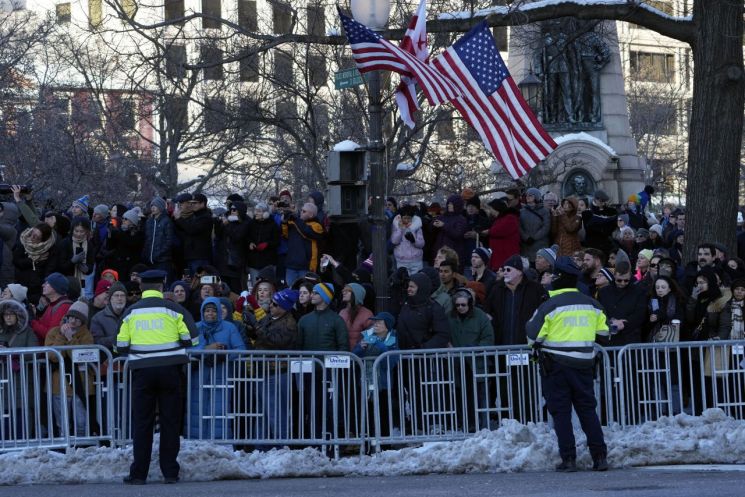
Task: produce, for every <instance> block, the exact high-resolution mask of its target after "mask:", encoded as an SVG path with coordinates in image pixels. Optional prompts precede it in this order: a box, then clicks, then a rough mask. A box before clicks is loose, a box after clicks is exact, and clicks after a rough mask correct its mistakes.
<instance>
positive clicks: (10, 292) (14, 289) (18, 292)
mask: <svg viewBox="0 0 745 497" xmlns="http://www.w3.org/2000/svg"><path fill="white" fill-rule="evenodd" d="M2 298H3V299H13V300H15V301H16V302H20V303H21V304H24V303H26V299H27V298H28V288H26V287H25V286H23V285H19V284H18V283H10V284H9V285H8V286H6V287H5V289H4V290H3V294H2Z"/></svg>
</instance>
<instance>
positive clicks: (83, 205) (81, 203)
mask: <svg viewBox="0 0 745 497" xmlns="http://www.w3.org/2000/svg"><path fill="white" fill-rule="evenodd" d="M89 203H90V199H89V198H88V195H83V196H82V197H80V198H79V199H77V200H75V201H73V203H72V205H73V206H76V207H80V209H81V210H83V211H85V212H88V204H89Z"/></svg>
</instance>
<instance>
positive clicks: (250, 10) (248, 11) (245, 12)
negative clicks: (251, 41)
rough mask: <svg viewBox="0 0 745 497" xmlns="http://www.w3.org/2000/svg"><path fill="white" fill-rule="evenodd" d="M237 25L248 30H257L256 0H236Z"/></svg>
mask: <svg viewBox="0 0 745 497" xmlns="http://www.w3.org/2000/svg"><path fill="white" fill-rule="evenodd" d="M238 25H239V26H240V27H242V28H243V29H246V30H248V31H257V30H258V29H259V23H258V21H257V15H256V0H238Z"/></svg>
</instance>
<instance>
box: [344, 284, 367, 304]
mask: <svg viewBox="0 0 745 497" xmlns="http://www.w3.org/2000/svg"><path fill="white" fill-rule="evenodd" d="M347 287H349V289H350V290H351V291H352V294H353V295H354V303H355V305H364V303H365V295H367V291H366V290H365V287H363V286H362V285H360V284H359V283H348V284H347V285H344V288H347Z"/></svg>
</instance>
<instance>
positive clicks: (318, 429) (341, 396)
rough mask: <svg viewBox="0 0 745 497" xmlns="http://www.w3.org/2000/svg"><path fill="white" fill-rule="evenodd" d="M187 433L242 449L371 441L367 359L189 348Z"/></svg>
mask: <svg viewBox="0 0 745 497" xmlns="http://www.w3.org/2000/svg"><path fill="white" fill-rule="evenodd" d="M189 354H190V357H191V361H190V363H189V364H188V365H187V368H186V378H187V382H186V391H185V393H186V412H185V426H184V436H185V437H186V438H192V439H207V440H210V441H214V442H217V443H229V444H233V445H240V446H258V447H267V448H268V447H272V446H284V445H290V446H291V445H318V446H333V447H336V450H338V446H340V445H359V447H360V451H362V450H363V449H364V444H365V442H366V440H367V432H366V427H365V422H366V410H365V408H364V406H363V403H362V401H363V394H362V392H364V391H365V376H364V374H363V373H364V366H363V363H362V361H361V360H360V359H359V358H358V357H356V356H354V355H353V354H350V353H348V352H299V351H298V352H288V351H235V350H233V351H218V350H204V351H190V352H189Z"/></svg>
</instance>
